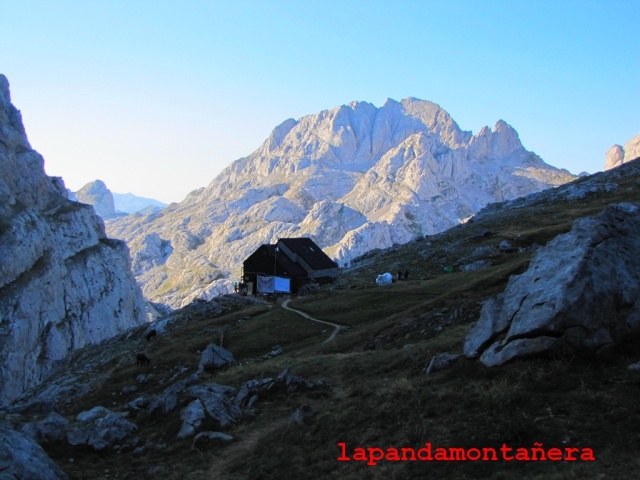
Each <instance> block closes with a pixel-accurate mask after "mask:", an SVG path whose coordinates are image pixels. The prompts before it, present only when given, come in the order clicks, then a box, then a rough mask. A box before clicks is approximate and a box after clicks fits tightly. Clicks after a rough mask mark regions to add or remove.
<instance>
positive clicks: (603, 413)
mask: <svg viewBox="0 0 640 480" xmlns="http://www.w3.org/2000/svg"><path fill="white" fill-rule="evenodd" d="M639 169H640V167H638V168H636V167H635V166H633V171H632V172H631V173H630V174H627V175H626V177H620V178H617V179H614V180H613V181H615V182H616V183H618V184H619V188H618V189H617V190H616V191H615V192H613V193H607V194H605V193H596V194H593V195H591V196H589V197H587V198H585V199H583V200H578V201H572V202H563V203H547V202H545V201H544V200H543V201H541V202H539V204H536V205H532V206H528V207H524V208H520V209H517V210H504V211H502V212H500V214H499V215H494V216H491V217H487V218H485V219H483V220H480V221H477V222H474V223H471V224H468V225H465V226H462V227H458V228H455V229H452V230H450V231H448V232H445V233H444V234H441V235H438V236H433V237H429V238H427V239H423V240H421V241H417V242H414V243H411V244H408V245H406V246H402V247H397V248H394V249H391V250H389V251H386V252H380V253H378V254H376V255H372V256H371V257H370V258H368V259H365V260H363V261H362V262H360V263H358V264H357V265H356V266H355V267H353V268H351V269H350V270H348V271H346V272H344V274H343V276H342V277H341V279H340V280H339V281H338V282H337V283H336V284H334V285H332V286H329V287H328V288H327V289H326V290H324V291H322V292H320V293H318V294H316V295H314V296H311V297H305V298H300V299H297V300H294V301H292V302H291V306H292V307H294V308H298V309H301V310H304V311H306V312H309V313H310V314H312V315H313V316H315V317H316V318H320V319H326V320H330V321H333V322H336V323H341V324H345V325H350V326H351V328H350V330H349V331H348V332H346V333H344V334H342V335H340V336H338V337H337V338H336V339H335V341H334V342H331V343H329V344H321V342H322V340H323V339H324V338H326V337H327V336H328V335H329V334H330V328H329V327H326V326H323V325H318V324H313V323H310V322H308V321H307V320H304V319H303V318H301V317H299V316H297V315H295V314H294V313H291V312H286V311H284V310H283V309H281V308H280V307H279V306H277V305H275V306H254V307H251V308H250V309H247V310H241V311H236V312H232V313H230V314H227V315H224V316H221V317H215V316H211V315H209V314H208V312H207V308H206V306H201V307H198V308H196V307H194V308H191V309H185V310H184V311H183V312H181V313H180V314H179V316H181V317H182V318H181V320H180V321H178V322H176V324H175V326H174V329H173V331H172V332H171V333H170V334H167V335H161V336H159V337H158V338H157V342H154V343H153V344H152V346H151V347H150V348H149V349H148V354H149V356H150V357H152V359H153V364H152V367H151V368H150V370H149V371H150V372H152V373H154V374H155V377H154V379H164V378H168V377H171V376H172V375H174V374H175V373H176V372H177V371H178V370H179V368H180V366H184V367H185V368H186V370H185V371H184V372H183V373H182V374H181V376H179V377H178V378H182V377H183V376H185V375H187V374H188V373H192V372H193V371H195V368H196V366H197V362H198V360H199V355H198V353H197V352H198V351H199V350H202V348H204V346H206V345H207V344H208V343H211V342H214V341H215V342H216V343H217V342H218V341H219V337H220V331H221V330H224V332H225V333H224V346H225V347H227V348H229V349H230V350H231V351H232V352H233V353H234V355H235V357H236V359H238V360H240V362H243V363H244V364H242V365H239V366H236V367H232V368H228V369H226V370H223V371H220V372H217V373H215V374H208V376H205V377H204V380H206V381H215V382H218V383H223V384H228V385H232V386H235V387H238V386H239V385H240V384H241V383H242V382H243V381H245V380H248V379H252V378H260V377H263V376H273V375H276V374H277V373H279V372H280V371H281V370H282V368H284V367H285V366H291V367H292V370H293V372H294V373H296V374H299V375H302V376H303V377H305V378H307V379H308V380H311V381H315V380H318V379H324V380H326V382H327V383H328V384H329V385H330V386H331V388H330V390H318V391H310V392H306V393H305V392H300V393H292V394H288V395H285V394H277V395H273V396H268V397H265V398H262V399H261V400H260V401H258V403H257V405H256V407H257V415H256V416H255V417H254V418H247V419H246V420H244V421H243V422H242V423H241V424H240V425H238V426H236V427H234V428H233V429H232V430H231V431H230V433H231V434H232V435H234V436H235V437H236V439H237V440H236V441H235V442H234V443H232V444H230V445H227V446H216V447H211V448H210V449H207V450H202V451H200V450H194V449H192V448H191V441H190V440H184V441H179V440H176V438H175V435H176V433H177V431H178V429H179V428H180V423H181V422H180V420H179V413H178V412H179V409H180V408H182V407H183V406H185V405H186V403H187V402H188V399H187V398H181V399H180V401H181V403H180V405H179V408H178V409H177V410H176V411H174V412H172V413H170V414H169V415H167V416H164V417H158V418H146V419H145V418H139V419H137V420H136V423H137V424H138V426H139V429H140V430H139V434H140V436H141V437H142V438H143V439H144V440H145V441H146V440H154V441H158V442H163V443H166V444H167V448H166V449H164V450H162V451H158V452H149V453H145V454H144V455H142V456H135V455H133V453H132V452H130V451H129V452H124V453H121V454H117V453H102V454H96V453H92V452H88V451H80V450H77V449H73V448H71V447H68V446H64V445H49V446H47V450H48V452H49V453H50V455H51V456H52V457H53V458H54V459H55V460H56V461H57V462H58V463H59V464H60V465H61V466H62V468H63V469H65V471H67V472H68V473H69V474H70V475H71V476H72V477H73V478H146V477H145V473H144V472H146V471H147V469H148V468H149V467H151V466H164V467H166V478H193V479H216V478H219V479H231V480H233V479H245V478H246V479H282V478H298V479H316V478H340V479H362V478H371V479H378V478H379V479H406V478H434V479H440V478H460V479H463V478H470V479H471V478H496V479H498V478H530V479H553V478H558V479H560V478H562V479H564V478H636V477H637V471H638V467H640V457H638V452H639V451H640V434H639V433H638V432H640V412H639V409H638V406H637V397H638V394H640V377H638V375H639V374H637V373H633V372H628V371H627V370H626V365H628V364H629V363H632V362H635V361H638V360H640V348H638V347H637V345H636V344H629V345H625V346H621V347H619V348H616V349H610V350H608V351H607V352H605V353H603V354H601V355H598V356H594V357H580V356H570V355H567V356H555V357H548V358H536V359H529V360H523V361H518V362H514V363H512V364H509V365H506V366H503V367H499V368H492V369H488V368H485V367H483V366H482V365H480V364H479V363H478V362H475V361H467V360H462V361H460V362H459V363H458V364H456V365H455V366H454V367H453V368H452V369H450V370H447V371H444V372H440V373H437V374H434V375H431V376H429V377H426V376H425V374H424V372H423V370H424V368H425V367H426V365H427V363H428V361H429V360H430V358H431V357H432V356H433V355H434V354H438V353H442V352H460V351H461V348H462V344H463V341H464V337H465V335H466V332H467V331H468V328H469V326H470V324H471V323H472V322H474V321H475V320H476V319H477V317H478V314H479V311H480V308H481V305H482V302H483V301H484V300H485V299H486V298H487V297H488V296H490V295H493V294H495V293H497V292H499V291H502V290H503V289H504V286H505V284H506V281H507V279H508V277H509V276H510V275H511V274H514V273H518V272H522V271H524V270H525V269H526V267H527V265H528V262H529V260H530V258H531V255H532V254H533V253H532V250H531V248H530V247H531V245H532V244H534V243H535V244H539V245H541V244H544V243H546V242H547V241H548V240H550V239H551V238H553V237H554V236H555V235H557V234H559V233H562V232H566V231H568V230H569V229H570V226H571V222H572V220H574V219H575V218H578V217H582V216H586V215H593V214H597V213H598V212H600V211H601V210H602V209H603V208H604V207H605V206H606V205H607V204H609V203H611V202H616V201H621V200H632V201H640V192H639V190H638V178H639V177H638V173H637V170H639ZM627 170H628V171H631V170H632V168H631V167H629V168H628V169H627ZM611 175H614V174H609V175H608V176H602V177H601V178H602V182H603V183H604V182H606V181H612V180H611ZM618 176H620V175H619V173H618ZM582 181H585V180H582ZM485 230H489V231H490V232H491V234H490V235H486V236H481V237H479V236H478V234H480V233H482V232H484V231H485ZM505 239H507V240H509V241H510V242H511V243H512V244H514V245H516V246H519V247H523V250H524V251H522V252H520V253H518V252H514V253H496V254H495V255H494V256H493V257H492V261H493V264H494V265H493V267H491V268H488V269H485V270H479V271H473V272H460V271H457V269H456V271H455V272H454V273H445V272H443V267H444V266H446V265H453V266H457V265H460V264H463V263H465V262H466V261H467V260H469V259H471V258H472V257H471V254H472V252H473V251H474V250H475V249H477V248H478V247H486V246H493V247H495V246H497V245H498V244H499V243H500V241H502V240H505ZM398 269H403V270H404V269H409V270H410V272H411V275H410V280H408V281H403V282H397V283H395V284H393V285H389V286H386V287H377V286H375V285H374V284H373V279H374V278H375V275H376V274H378V273H381V272H383V271H391V272H395V271H397V270H398ZM135 338H136V339H135V340H130V341H128V343H126V342H125V341H124V340H122V343H123V344H125V345H126V346H125V347H122V349H123V350H122V351H130V352H132V351H136V350H137V349H141V348H144V347H145V346H146V345H145V341H144V340H140V336H138V337H135ZM276 344H278V345H281V346H282V347H283V348H284V351H285V354H284V355H282V356H279V357H276V358H273V359H270V360H267V361H264V362H253V363H251V362H245V361H246V360H247V359H250V358H252V357H257V356H259V355H262V354H264V353H267V352H268V351H270V350H271V348H272V347H273V346H274V345H276ZM102 370H103V371H107V372H108V375H107V376H106V378H107V380H105V381H104V382H101V384H100V386H99V387H96V388H94V389H92V391H91V392H90V394H89V395H87V396H86V397H85V398H84V399H81V400H80V401H78V402H76V403H74V404H73V405H72V406H66V407H64V408H62V407H61V408H62V410H63V413H66V414H68V415H69V414H75V413H77V412H79V411H81V410H83V409H87V408H90V407H92V406H95V405H98V404H102V405H104V406H108V407H110V408H114V409H118V407H119V406H120V405H122V404H123V403H124V402H126V401H130V400H132V399H133V398H135V397H136V396H139V395H140V393H141V392H144V391H149V392H150V393H157V392H160V391H161V390H162V389H163V388H165V387H166V384H165V385H164V386H160V385H158V384H157V382H156V381H152V382H149V383H147V384H138V383H136V381H135V377H136V376H137V375H138V374H139V373H140V371H141V370H140V369H138V368H136V367H135V366H134V365H133V360H132V358H131V357H130V356H122V355H121V356H120V357H116V359H114V360H113V361H112V362H107V363H106V364H105V365H104V366H103V367H102ZM133 384H136V385H137V386H138V387H139V388H140V390H139V391H138V392H135V393H131V394H127V395H123V394H121V393H120V392H122V388H124V387H126V386H130V385H133ZM114 403H115V405H114ZM303 404H309V405H312V406H313V407H314V408H315V409H316V410H317V411H318V412H319V413H318V414H317V415H316V416H315V417H314V418H313V419H311V420H310V421H308V423H307V424H306V425H304V426H297V425H289V424H288V418H289V416H290V415H291V413H292V412H293V411H294V409H295V408H296V407H297V406H299V405H303ZM209 427H211V428H214V426H212V425H210V426H209ZM338 442H346V443H347V444H348V445H349V447H350V448H353V447H359V446H360V447H362V446H364V447H374V446H377V447H390V446H396V447H415V448H419V447H420V446H422V445H423V444H424V443H425V442H432V443H433V444H434V446H443V447H488V446H497V447H499V446H500V445H501V444H502V443H507V444H509V445H510V446H514V447H518V446H523V447H528V448H530V447H531V446H532V445H533V443H534V442H541V443H543V444H544V445H545V446H546V447H564V446H577V447H590V448H592V449H593V450H594V452H595V456H596V458H597V461H595V462H503V461H500V462H439V463H426V462H398V463H391V462H381V463H380V464H378V465H377V466H375V467H370V466H366V465H364V464H363V463H362V462H338V461H336V458H337V456H338V455H339V453H340V452H339V449H338V447H337V443H338ZM69 458H74V462H73V463H70V462H69ZM156 478H163V477H162V476H158V477H156Z"/></svg>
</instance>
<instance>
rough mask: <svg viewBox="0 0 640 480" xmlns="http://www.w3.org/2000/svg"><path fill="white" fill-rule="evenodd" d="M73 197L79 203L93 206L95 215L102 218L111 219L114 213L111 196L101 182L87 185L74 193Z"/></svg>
mask: <svg viewBox="0 0 640 480" xmlns="http://www.w3.org/2000/svg"><path fill="white" fill-rule="evenodd" d="M75 196H76V198H77V200H78V201H79V202H82V203H87V204H89V205H93V208H94V209H95V210H96V213H97V214H98V215H100V216H101V217H102V218H109V217H112V216H113V215H115V213H116V207H115V203H114V200H113V194H112V193H111V190H109V189H108V188H107V186H106V185H105V183H104V182H103V181H102V180H94V181H93V182H90V183H87V184H86V185H85V186H84V187H82V188H81V189H80V190H78V191H77V192H75Z"/></svg>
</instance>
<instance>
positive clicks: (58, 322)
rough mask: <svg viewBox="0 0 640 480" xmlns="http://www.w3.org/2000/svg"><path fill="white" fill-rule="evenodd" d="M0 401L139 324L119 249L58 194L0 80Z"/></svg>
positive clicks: (87, 213)
mask: <svg viewBox="0 0 640 480" xmlns="http://www.w3.org/2000/svg"><path fill="white" fill-rule="evenodd" d="M0 172H2V173H1V174H0V365H1V367H0V385H2V388H1V390H0V404H5V403H7V402H10V401H12V400H14V399H15V398H16V397H18V396H19V395H20V394H21V393H22V392H23V391H24V390H26V389H28V388H30V387H33V386H35V385H37V384H38V383H40V382H41V381H42V380H43V379H44V378H45V377H46V376H47V374H48V373H49V372H50V371H51V368H52V366H53V365H54V364H55V363H56V362H57V361H58V360H60V359H62V358H64V357H66V356H67V355H69V354H70V353H72V352H73V351H74V350H76V349H79V348H82V347H84V346H86V345H89V344H93V343H97V342H100V341H102V340H104V339H107V338H110V337H112V336H114V335H116V334H118V333H120V332H122V331H124V330H125V329H128V328H130V327H132V326H135V325H139V324H141V323H144V321H145V319H146V314H145V307H146V303H145V301H144V298H143V297H142V293H141V291H140V288H139V287H138V286H137V284H136V282H135V279H134V278H133V276H132V274H131V270H130V260H129V251H128V248H127V246H126V244H125V243H124V242H122V241H119V240H112V239H109V238H107V236H106V234H105V231H104V223H103V221H102V220H101V219H100V217H98V215H96V213H95V211H94V210H93V208H92V207H90V206H88V205H83V204H80V203H76V202H73V201H71V200H68V198H67V190H66V188H65V186H64V183H63V182H62V180H61V179H59V178H52V177H48V176H47V175H46V174H45V172H44V160H43V158H42V156H40V155H39V154H38V153H37V152H36V151H35V150H33V149H32V148H31V145H30V144H29V142H28V140H27V136H26V133H25V131H24V127H23V125H22V118H21V115H20V112H19V111H18V110H17V109H16V108H15V107H14V106H13V105H12V104H11V98H10V93H9V82H8V81H7V79H6V77H4V76H2V75H0Z"/></svg>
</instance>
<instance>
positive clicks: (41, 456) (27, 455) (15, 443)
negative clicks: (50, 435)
mask: <svg viewBox="0 0 640 480" xmlns="http://www.w3.org/2000/svg"><path fill="white" fill-rule="evenodd" d="M0 470H1V471H2V473H0V478H6V479H10V478H24V479H27V478H46V479H47V480H66V479H68V478H69V477H68V476H67V474H66V473H64V472H63V471H62V470H61V469H60V467H58V466H57V465H56V464H55V463H53V461H52V460H51V459H50V458H49V456H48V455H47V454H46V452H45V451H44V450H43V449H42V447H41V446H40V445H38V444H37V443H36V442H35V440H32V439H31V438H29V437H27V436H26V435H24V434H22V433H19V432H16V431H15V430H11V429H8V428H4V427H0Z"/></svg>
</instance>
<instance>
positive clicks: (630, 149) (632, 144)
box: [604, 135, 640, 170]
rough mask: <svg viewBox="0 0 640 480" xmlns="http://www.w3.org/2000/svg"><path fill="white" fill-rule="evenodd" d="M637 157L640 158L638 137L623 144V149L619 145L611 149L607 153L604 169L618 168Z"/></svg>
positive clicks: (639, 136)
mask: <svg viewBox="0 0 640 480" xmlns="http://www.w3.org/2000/svg"><path fill="white" fill-rule="evenodd" d="M638 157H640V135H636V136H635V137H633V138H632V139H631V140H629V141H628V142H627V143H625V144H624V147H622V146H620V145H614V146H613V147H611V148H610V149H609V150H608V151H607V155H606V159H605V164H604V169H605V170H609V169H611V168H615V167H618V166H620V165H622V164H623V163H626V162H629V161H631V160H633V159H635V158H638Z"/></svg>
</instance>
